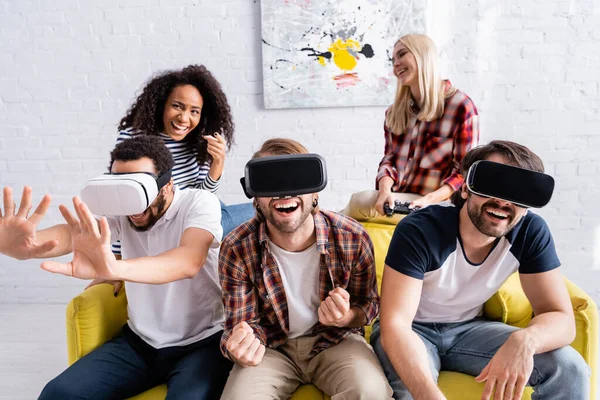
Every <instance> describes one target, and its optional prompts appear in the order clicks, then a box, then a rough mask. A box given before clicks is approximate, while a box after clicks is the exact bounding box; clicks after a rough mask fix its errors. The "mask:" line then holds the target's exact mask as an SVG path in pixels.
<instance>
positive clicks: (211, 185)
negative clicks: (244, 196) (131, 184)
mask: <svg viewBox="0 0 600 400" xmlns="http://www.w3.org/2000/svg"><path fill="white" fill-rule="evenodd" d="M132 136H133V133H132V132H131V130H126V131H121V132H119V137H118V138H117V143H120V142H122V141H123V140H126V139H130V138H131V137H132ZM160 138H161V139H162V140H163V141H164V142H165V146H167V149H169V151H170V152H171V155H172V156H173V161H175V166H174V167H173V172H172V177H173V182H174V183H175V185H177V186H178V187H179V188H180V189H187V188H194V189H204V190H208V191H209V192H212V193H216V192H217V190H218V189H219V186H220V181H219V180H216V181H215V180H214V179H212V178H211V177H210V175H208V170H209V169H210V163H209V162H208V161H206V162H205V163H204V164H202V165H198V161H197V158H196V156H197V152H196V151H195V150H194V149H193V148H191V147H190V146H189V144H187V143H186V142H184V141H179V142H177V141H175V140H173V139H171V138H170V137H169V136H168V135H165V134H164V133H161V134H160Z"/></svg>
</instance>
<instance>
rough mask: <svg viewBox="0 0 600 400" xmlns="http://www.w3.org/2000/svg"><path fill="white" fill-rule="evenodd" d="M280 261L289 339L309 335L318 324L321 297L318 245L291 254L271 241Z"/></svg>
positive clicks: (271, 246) (270, 245) (276, 257)
mask: <svg viewBox="0 0 600 400" xmlns="http://www.w3.org/2000/svg"><path fill="white" fill-rule="evenodd" d="M269 248H270V249H271V252H272V253H273V256H274V257H275V260H276V261H277V267H278V268H279V273H280V274H281V279H282V281H283V289H284V291H285V297H286V299H287V307H288V317H289V318H288V319H289V325H290V326H289V329H290V330H289V333H288V337H289V338H290V339H293V338H296V337H298V336H302V335H304V334H306V333H307V332H308V331H309V330H310V329H311V328H312V327H313V326H314V325H315V324H316V323H317V322H319V314H318V312H317V310H318V309H319V305H320V304H321V299H320V296H319V271H320V254H319V251H318V250H317V243H316V242H315V243H314V244H313V245H312V246H310V247H309V248H307V249H306V250H303V251H299V252H290V251H287V250H284V249H282V248H281V247H279V246H277V245H276V244H275V243H273V242H271V241H269Z"/></svg>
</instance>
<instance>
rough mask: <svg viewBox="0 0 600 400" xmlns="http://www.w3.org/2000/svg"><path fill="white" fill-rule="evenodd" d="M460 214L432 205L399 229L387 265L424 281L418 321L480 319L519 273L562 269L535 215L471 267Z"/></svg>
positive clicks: (542, 223)
mask: <svg viewBox="0 0 600 400" xmlns="http://www.w3.org/2000/svg"><path fill="white" fill-rule="evenodd" d="M459 211H460V209H459V208H457V207H454V206H444V205H433V206H429V207H426V208H424V209H423V210H419V211H416V212H414V213H412V214H410V215H409V216H407V217H405V218H403V219H402V220H401V221H400V223H399V224H398V225H397V226H396V229H395V231H394V235H393V236H392V240H391V242H390V247H389V249H388V253H387V257H386V259H385V263H386V264H387V265H389V266H390V267H391V268H393V269H395V270H396V271H398V272H400V273H402V274H404V275H408V276H410V277H413V278H416V279H421V280H422V281H423V289H422V293H421V301H420V303H419V307H418V309H417V314H416V316H415V321H418V322H460V321H466V320H469V319H472V318H475V317H477V316H479V315H481V311H482V308H483V304H484V303H485V302H486V301H487V300H488V299H489V298H490V297H492V295H494V293H496V292H497V291H498V289H499V288H500V286H502V284H503V283H504V282H505V281H506V279H508V277H509V276H510V275H512V274H513V273H514V272H516V271H519V273H521V274H535V273H539V272H546V271H550V270H552V269H554V268H557V267H559V266H560V261H559V260H558V256H557V255H556V249H555V247H554V241H553V239H552V234H551V233H550V229H549V228H548V225H546V222H545V221H544V220H543V219H542V217H540V216H539V215H536V214H533V213H531V212H527V213H526V214H525V215H524V216H523V218H521V220H520V221H519V223H518V224H517V225H516V226H515V227H514V228H513V229H512V230H511V231H510V232H509V233H508V234H506V236H503V237H501V238H498V239H497V240H496V242H495V243H494V246H493V248H492V250H491V251H490V253H489V254H488V256H487V257H486V259H485V260H484V261H483V262H482V263H480V264H473V263H471V262H470V261H469V260H468V259H467V258H466V257H465V254H464V251H463V247H462V242H461V239H460V234H459V230H458V220H459Z"/></svg>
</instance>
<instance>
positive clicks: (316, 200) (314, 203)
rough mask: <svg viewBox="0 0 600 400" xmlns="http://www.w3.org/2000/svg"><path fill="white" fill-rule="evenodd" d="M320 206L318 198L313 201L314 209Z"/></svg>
mask: <svg viewBox="0 0 600 400" xmlns="http://www.w3.org/2000/svg"><path fill="white" fill-rule="evenodd" d="M318 205H319V199H317V198H315V199H313V208H315V207H316V206H318Z"/></svg>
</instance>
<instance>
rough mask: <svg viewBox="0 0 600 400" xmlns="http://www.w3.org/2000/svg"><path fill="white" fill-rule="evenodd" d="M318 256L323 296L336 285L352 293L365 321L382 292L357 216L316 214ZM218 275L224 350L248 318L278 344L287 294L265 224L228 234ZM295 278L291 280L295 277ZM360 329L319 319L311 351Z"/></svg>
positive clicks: (264, 338) (268, 341) (285, 331)
mask: <svg viewBox="0 0 600 400" xmlns="http://www.w3.org/2000/svg"><path fill="white" fill-rule="evenodd" d="M314 219H315V231H316V237H317V241H316V243H317V251H318V252H319V258H320V261H319V263H320V267H319V268H320V272H319V297H320V300H321V301H324V300H325V299H326V298H327V296H328V295H329V292H330V291H331V290H333V289H334V288H336V287H341V288H343V289H345V290H346V291H347V292H348V293H349V294H350V305H351V306H355V307H359V308H360V309H361V310H362V311H363V312H364V313H365V316H366V319H367V325H368V324H370V323H371V321H372V320H373V319H374V318H375V317H376V316H377V314H378V313H379V295H378V294H377V278H376V271H375V259H374V256H373V243H372V242H371V239H370V238H369V235H368V234H367V231H366V230H365V229H364V228H363V227H362V225H360V224H359V223H358V222H356V221H355V220H353V219H351V218H349V217H346V216H343V215H340V214H337V213H334V212H330V211H320V212H318V213H317V214H315V215H314ZM219 280H220V281H221V288H222V289H223V302H224V304H225V330H224V332H223V336H222V338H221V351H222V352H223V354H224V355H225V356H226V357H229V353H228V351H227V349H226V347H225V345H226V343H227V340H228V339H229V337H230V336H231V334H232V330H233V327H234V326H236V325H237V324H239V323H240V322H242V321H246V323H248V325H250V327H252V329H253V330H254V333H255V335H256V337H257V338H258V339H259V340H260V342H261V343H262V344H263V345H265V346H267V347H270V348H276V347H278V346H280V345H282V344H284V343H286V341H287V339H288V335H289V332H290V325H289V311H288V304H287V297H286V294H285V288H284V285H283V280H282V277H281V273H280V271H279V268H278V265H277V261H276V259H275V257H274V256H273V253H272V252H271V249H270V248H269V237H268V236H267V230H266V223H264V222H259V221H258V219H257V218H256V217H255V218H254V219H252V220H250V221H248V222H246V223H245V224H242V225H240V226H238V227H237V228H236V229H234V230H233V231H232V232H231V233H230V234H228V235H227V236H226V237H225V239H224V240H223V243H222V245H221V251H220V253H219ZM292 283H293V282H292ZM360 332H362V328H337V327H333V326H325V325H322V324H321V323H317V324H315V326H314V327H313V329H312V330H311V331H309V332H308V333H307V334H308V335H319V339H318V340H317V342H316V343H315V345H314V347H313V349H312V352H311V353H312V355H313V356H314V355H316V354H317V353H319V352H321V351H322V350H325V349H327V348H330V347H332V346H335V345H336V344H338V343H339V342H340V341H341V340H342V339H344V338H345V337H346V336H347V335H348V334H350V333H360Z"/></svg>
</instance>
